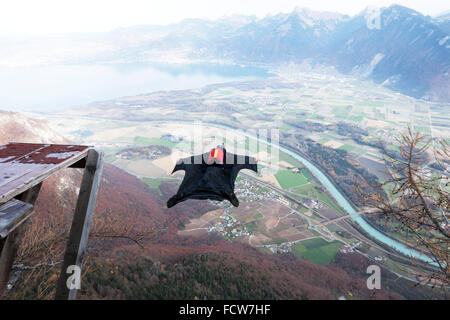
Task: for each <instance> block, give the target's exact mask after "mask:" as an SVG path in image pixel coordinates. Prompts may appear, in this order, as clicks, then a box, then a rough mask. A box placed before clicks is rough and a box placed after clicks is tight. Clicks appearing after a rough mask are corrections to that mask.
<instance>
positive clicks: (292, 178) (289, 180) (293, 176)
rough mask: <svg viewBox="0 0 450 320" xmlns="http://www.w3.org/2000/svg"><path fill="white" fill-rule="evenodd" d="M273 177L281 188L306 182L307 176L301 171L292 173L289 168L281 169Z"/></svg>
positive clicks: (288, 187)
mask: <svg viewBox="0 0 450 320" xmlns="http://www.w3.org/2000/svg"><path fill="white" fill-rule="evenodd" d="M275 178H277V180H278V183H279V184H280V185H281V187H282V188H283V189H290V188H294V187H297V186H301V185H303V184H306V183H307V182H308V178H307V177H305V176H304V175H303V171H302V172H299V173H293V172H292V171H291V170H281V171H278V172H277V173H276V174H275Z"/></svg>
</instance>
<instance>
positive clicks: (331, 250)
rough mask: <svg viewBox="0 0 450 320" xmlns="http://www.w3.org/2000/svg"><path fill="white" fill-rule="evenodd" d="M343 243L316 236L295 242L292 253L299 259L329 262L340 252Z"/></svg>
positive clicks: (320, 262)
mask: <svg viewBox="0 0 450 320" xmlns="http://www.w3.org/2000/svg"><path fill="white" fill-rule="evenodd" d="M341 245H342V244H341V243H340V242H339V241H333V242H327V241H325V240H323V239H322V238H314V239H309V240H305V241H302V242H299V243H297V244H294V245H293V246H292V253H293V254H294V255H295V256H296V257H298V258H299V259H304V260H308V261H310V262H313V263H318V264H328V263H330V262H331V261H332V260H333V259H334V257H335V256H336V254H337V253H338V252H339V247H340V246H341Z"/></svg>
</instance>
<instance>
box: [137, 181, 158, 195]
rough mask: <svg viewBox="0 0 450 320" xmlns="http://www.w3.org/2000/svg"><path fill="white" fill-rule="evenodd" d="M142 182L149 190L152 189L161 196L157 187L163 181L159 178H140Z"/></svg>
mask: <svg viewBox="0 0 450 320" xmlns="http://www.w3.org/2000/svg"><path fill="white" fill-rule="evenodd" d="M141 180H142V182H144V183H145V184H146V185H147V186H148V187H149V188H150V189H154V190H157V191H158V193H159V194H160V195H162V194H161V191H160V190H159V186H160V185H161V183H162V182H163V181H164V179H160V178H155V179H154V178H142V179H141Z"/></svg>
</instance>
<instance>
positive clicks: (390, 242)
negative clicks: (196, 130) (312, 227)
mask: <svg viewBox="0 0 450 320" xmlns="http://www.w3.org/2000/svg"><path fill="white" fill-rule="evenodd" d="M206 125H207V126H214V127H218V128H222V129H225V130H230V131H233V132H235V133H238V134H241V135H245V136H248V137H251V138H253V139H256V140H258V142H259V143H263V144H266V145H269V146H270V147H275V148H278V149H279V150H280V151H282V152H284V153H286V154H288V155H290V156H291V157H293V158H294V159H296V160H298V161H300V162H301V163H302V164H303V165H304V166H305V167H306V168H308V169H309V171H311V173H312V174H313V175H314V176H315V177H316V178H317V179H318V180H319V181H320V183H321V184H322V185H323V186H324V187H325V188H326V189H327V190H328V192H329V193H330V194H331V195H332V196H333V198H334V199H335V200H336V202H337V203H338V204H339V205H340V206H341V207H342V208H343V209H344V210H345V211H346V212H347V213H348V214H352V213H356V212H357V211H356V210H355V209H354V208H353V206H352V205H351V204H350V202H348V200H347V199H346V198H345V197H344V196H343V195H342V194H341V192H340V191H339V190H338V189H337V188H336V187H335V186H334V184H333V183H332V182H331V181H330V179H329V178H328V177H327V176H326V175H325V174H324V173H323V172H322V171H320V170H319V169H318V168H317V167H316V166H315V165H314V164H312V163H311V162H310V161H308V160H306V159H305V158H303V157H302V156H301V155H299V154H297V153H295V152H292V151H291V150H289V149H286V148H284V147H282V146H280V145H275V144H273V143H271V142H268V141H262V140H260V139H259V138H258V137H256V136H254V135H252V134H249V133H246V132H243V131H241V130H236V129H233V128H230V127H227V126H224V125H219V124H215V123H214V124H213V123H206ZM351 218H352V219H353V220H354V221H356V222H357V223H358V224H359V225H360V226H361V228H362V229H363V230H364V231H365V232H367V234H369V235H370V236H371V237H373V238H374V239H377V240H378V241H380V242H382V243H384V244H386V245H387V246H389V247H391V248H393V249H395V250H396V251H398V252H400V253H402V254H404V255H406V256H410V257H413V258H415V259H420V260H422V261H425V262H428V263H430V264H433V265H434V264H435V262H433V260H432V259H430V258H429V257H428V256H426V255H425V254H423V253H420V252H419V251H417V250H414V249H411V248H409V247H408V246H406V245H405V244H403V243H401V242H399V241H397V240H395V239H392V238H391V237H389V236H387V235H385V234H384V233H382V232H380V231H378V230H377V229H375V228H374V227H372V226H371V225H370V224H368V223H367V222H366V221H365V220H364V219H363V218H362V217H361V216H359V215H357V216H352V217H351Z"/></svg>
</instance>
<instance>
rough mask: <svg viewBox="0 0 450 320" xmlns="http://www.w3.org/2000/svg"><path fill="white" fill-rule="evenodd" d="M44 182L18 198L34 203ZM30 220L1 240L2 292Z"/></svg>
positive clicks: (0, 277)
mask: <svg viewBox="0 0 450 320" xmlns="http://www.w3.org/2000/svg"><path fill="white" fill-rule="evenodd" d="M41 186H42V183H39V184H38V185H36V186H34V187H32V188H30V189H28V190H27V191H25V192H24V193H22V194H21V195H19V196H18V197H17V198H19V199H20V200H21V201H23V202H28V203H31V204H34V203H35V202H36V199H37V197H38V195H39V191H40V190H41ZM27 223H28V221H24V222H23V223H22V224H21V225H20V226H18V227H17V228H16V229H14V230H13V231H11V233H10V234H8V236H7V237H6V238H4V239H2V240H0V250H1V254H0V294H2V293H3V291H4V290H5V288H6V285H7V284H8V280H9V274H10V272H11V268H12V266H13V263H14V258H15V257H16V254H17V249H19V245H20V240H21V239H22V237H23V235H24V234H25V231H26V228H27Z"/></svg>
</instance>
